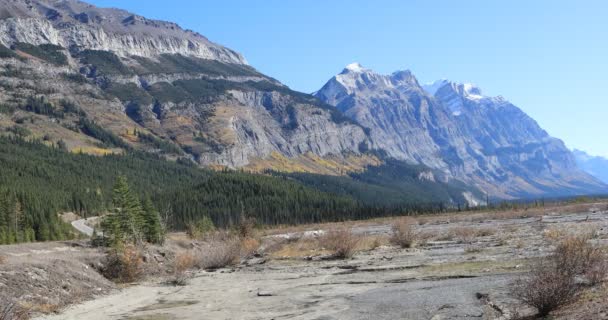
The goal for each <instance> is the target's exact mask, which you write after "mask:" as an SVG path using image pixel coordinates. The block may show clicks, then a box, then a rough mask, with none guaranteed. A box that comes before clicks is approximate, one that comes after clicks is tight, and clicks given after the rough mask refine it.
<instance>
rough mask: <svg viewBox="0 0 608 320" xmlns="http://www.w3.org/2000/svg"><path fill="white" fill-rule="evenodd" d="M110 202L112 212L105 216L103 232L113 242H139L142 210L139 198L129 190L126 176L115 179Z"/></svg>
mask: <svg viewBox="0 0 608 320" xmlns="http://www.w3.org/2000/svg"><path fill="white" fill-rule="evenodd" d="M112 203H113V205H114V213H113V214H111V215H110V216H108V217H106V220H107V222H106V223H104V232H106V233H108V235H109V236H110V237H111V238H112V242H113V243H115V244H117V243H118V242H122V241H128V242H133V243H139V242H141V241H142V240H143V230H144V226H145V219H144V212H143V209H142V207H141V203H140V201H139V199H138V198H137V197H136V196H135V195H134V194H133V193H132V192H131V189H130V187H129V183H128V181H127V178H126V177H124V176H119V177H118V178H117V179H116V184H115V185H114V189H113V193H112Z"/></svg>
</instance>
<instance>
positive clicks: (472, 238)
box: [0, 204, 608, 320]
mask: <svg viewBox="0 0 608 320" xmlns="http://www.w3.org/2000/svg"><path fill="white" fill-rule="evenodd" d="M605 209H606V204H592V205H582V206H576V207H572V208H570V209H569V210H563V209H542V210H537V211H521V212H515V213H513V212H511V213H493V214H471V215H466V216H461V215H446V216H438V217H433V218H425V219H418V221H419V223H420V225H419V226H418V227H417V228H418V231H419V233H420V234H421V235H422V238H424V239H426V240H424V241H421V243H420V244H419V245H418V246H417V247H416V248H413V249H401V248H398V247H396V246H392V245H390V244H388V242H387V237H386V236H387V235H388V233H389V232H390V230H391V228H390V224H389V221H374V222H364V223H351V224H350V225H349V226H350V227H352V228H353V229H352V230H353V232H354V233H355V234H357V235H358V236H359V237H360V238H361V241H360V242H361V250H362V251H360V252H358V253H357V254H356V255H355V256H354V257H353V258H352V259H347V260H334V259H326V258H327V250H324V249H323V248H319V247H318V243H317V242H315V241H316V238H317V237H319V236H320V235H322V233H323V232H322V231H321V232H318V231H315V230H317V228H319V227H321V228H323V227H324V226H309V229H310V230H308V232H306V233H302V232H304V231H305V229H306V228H299V229H297V230H284V229H283V230H272V231H267V232H265V233H266V236H265V237H263V238H262V241H261V242H262V249H261V250H260V251H261V252H265V253H264V254H261V255H258V256H257V257H252V258H250V259H247V260H245V261H243V262H242V263H241V264H240V265H238V266H236V267H233V268H226V269H220V270H216V271H214V272H208V271H196V272H193V273H192V277H191V278H190V279H189V280H188V284H187V285H185V286H172V285H168V284H166V281H165V280H163V279H164V278H163V277H162V276H161V277H152V278H150V279H149V280H148V281H147V282H144V283H141V284H137V285H131V286H127V287H124V288H121V289H116V286H115V285H113V284H111V283H110V282H108V281H107V280H105V279H103V278H102V277H101V276H99V275H98V274H97V273H96V272H95V271H94V270H92V269H93V268H90V267H89V265H90V264H87V263H83V261H90V260H91V259H93V260H95V259H96V255H99V254H100V253H99V251H98V250H97V249H92V248H86V247H81V246H79V245H75V244H74V243H53V244H31V245H26V246H7V247H1V248H0V255H3V256H6V257H8V259H7V261H8V262H6V263H5V265H3V266H1V269H0V270H1V271H0V280H1V281H0V285H2V286H7V285H8V286H9V287H10V286H11V284H12V285H14V286H13V287H18V286H17V284H22V285H23V286H25V288H27V290H28V291H29V290H31V295H34V296H35V295H41V296H42V295H44V294H45V293H46V296H49V297H54V296H57V295H61V294H62V292H64V291H66V290H81V291H82V292H86V294H83V295H82V299H81V300H86V299H90V298H91V297H93V296H95V297H96V299H93V300H88V301H86V302H84V303H82V304H78V305H74V306H72V307H69V308H67V309H61V308H60V307H57V308H56V309H55V310H47V311H53V312H58V313H56V314H51V315H43V316H40V317H39V319H129V320H135V319H140V320H141V319H146V320H165V319H170V320H173V319H435V320H437V319H471V318H472V319H514V318H516V317H518V316H526V315H531V314H533V313H534V310H531V309H530V308H526V307H523V306H521V305H520V304H518V303H517V302H516V301H515V300H513V299H512V298H511V297H510V296H509V286H510V283H511V282H512V281H513V280H514V279H516V278H517V277H519V276H520V275H521V274H522V273H523V272H525V271H526V270H527V268H528V266H529V264H530V262H531V261H534V259H537V258H538V257H542V256H543V255H546V254H547V253H549V252H550V250H551V240H552V239H554V238H557V237H560V236H561V235H563V234H565V233H583V232H590V233H593V238H594V240H593V241H594V242H596V243H598V244H599V245H607V244H608V212H607V211H605ZM569 211H576V212H575V213H570V212H569ZM325 227H327V228H330V227H331V225H326V226H325ZM321 230H322V229H321ZM281 231H283V232H284V233H281ZM286 231H289V233H285V232H286ZM304 234H305V235H306V236H305V237H302V235H304ZM289 238H292V239H289ZM171 243H172V244H171ZM277 243H280V245H278V246H277ZM192 245H195V244H193V243H189V242H188V240H186V239H183V238H182V239H179V240H175V239H173V240H171V241H170V245H169V246H174V247H182V248H187V247H188V246H192ZM17 248H19V249H17ZM272 248H273V249H272ZM156 250H157V251H154V252H156V253H149V255H150V257H151V258H153V259H157V258H154V257H160V256H162V255H161V254H160V253H159V251H158V250H160V249H156ZM151 258H149V259H151ZM167 259H169V258H167ZM157 265H163V263H162V262H161V263H157ZM15 266H18V268H15ZM15 269H18V270H15ZM157 274H160V275H162V272H158V273H157ZM49 278H50V279H55V280H53V281H50V280H48V279H49ZM32 279H33V280H35V281H32ZM39 279H43V280H42V281H40V280H39ZM44 279H47V280H44ZM39 283H41V285H40V287H39V288H37V286H38V284H39ZM85 286H86V287H85ZM81 288H82V289H81ZM87 288H89V289H87ZM4 290H6V289H5V288H3V289H2V291H4ZM108 292H109V294H107V293H108ZM15 294H18V293H17V292H16V293H15ZM606 299H608V290H606V288H603V287H598V288H596V289H593V290H590V291H588V292H585V294H584V295H583V297H582V298H581V300H580V301H579V302H577V303H576V304H574V305H572V306H570V307H568V308H565V309H563V310H560V311H559V312H557V313H555V317H556V318H557V319H605V318H606V317H607V312H606V311H607V310H606V307H605V303H603V302H602V301H606ZM73 302H78V301H73ZM49 304H51V302H50V303H49ZM40 311H44V310H40Z"/></svg>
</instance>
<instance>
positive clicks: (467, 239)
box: [450, 227, 477, 243]
mask: <svg viewBox="0 0 608 320" xmlns="http://www.w3.org/2000/svg"><path fill="white" fill-rule="evenodd" d="M476 235H477V231H476V230H475V229H474V228H471V227H454V228H452V229H450V237H451V238H452V239H454V240H456V241H458V242H459V243H471V242H473V240H474V239H475V236H476Z"/></svg>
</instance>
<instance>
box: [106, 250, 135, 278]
mask: <svg viewBox="0 0 608 320" xmlns="http://www.w3.org/2000/svg"><path fill="white" fill-rule="evenodd" d="M101 273H102V274H103V275H104V277H106V278H108V279H110V280H112V281H115V282H118V283H130V282H134V281H137V280H139V279H141V277H142V276H143V257H142V253H141V250H140V249H138V248H137V247H135V246H132V245H128V246H125V247H124V248H121V249H112V250H111V251H110V252H109V253H108V254H107V256H106V260H105V262H104V264H103V269H102V270H101Z"/></svg>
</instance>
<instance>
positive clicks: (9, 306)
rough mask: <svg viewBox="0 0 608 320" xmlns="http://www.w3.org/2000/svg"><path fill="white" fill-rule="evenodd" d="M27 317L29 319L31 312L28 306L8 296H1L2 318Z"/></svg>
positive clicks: (5, 319)
mask: <svg viewBox="0 0 608 320" xmlns="http://www.w3.org/2000/svg"><path fill="white" fill-rule="evenodd" d="M26 319H29V312H28V310H27V309H26V308H24V307H23V306H22V305H20V304H18V303H16V302H14V301H11V300H9V299H8V298H0V320H26Z"/></svg>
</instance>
